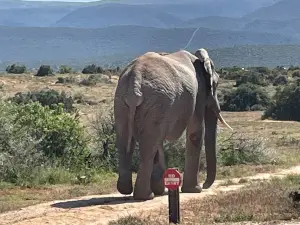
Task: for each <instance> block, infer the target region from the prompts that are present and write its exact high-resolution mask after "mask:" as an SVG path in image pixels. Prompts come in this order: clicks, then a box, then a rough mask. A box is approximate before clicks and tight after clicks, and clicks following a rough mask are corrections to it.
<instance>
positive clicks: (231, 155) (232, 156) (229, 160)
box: [217, 133, 276, 166]
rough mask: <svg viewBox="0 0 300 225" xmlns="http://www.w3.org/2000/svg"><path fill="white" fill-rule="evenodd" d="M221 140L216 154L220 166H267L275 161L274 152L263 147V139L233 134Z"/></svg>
mask: <svg viewBox="0 0 300 225" xmlns="http://www.w3.org/2000/svg"><path fill="white" fill-rule="evenodd" d="M222 139H223V140H222ZM222 139H221V140H220V141H219V142H218V154H217V157H218V163H219V164H220V165H222V166H233V165H238V164H253V165H258V164H269V163H273V162H274V161H275V158H276V153H275V151H274V150H273V149H269V148H267V147H266V146H265V140H264V139H263V138H260V137H256V138H249V137H245V136H244V135H237V134H236V133H233V134H232V135H231V136H230V137H226V138H224V137H223V138H222Z"/></svg>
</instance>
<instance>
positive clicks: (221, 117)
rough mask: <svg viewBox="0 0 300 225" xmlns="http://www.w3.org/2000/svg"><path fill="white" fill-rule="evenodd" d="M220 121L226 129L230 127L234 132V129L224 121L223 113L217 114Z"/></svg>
mask: <svg viewBox="0 0 300 225" xmlns="http://www.w3.org/2000/svg"><path fill="white" fill-rule="evenodd" d="M215 113H216V115H217V117H218V119H219V120H220V121H221V123H222V124H224V125H225V126H226V127H228V128H229V129H230V130H232V131H233V129H232V128H231V127H230V126H229V125H228V123H226V121H225V120H224V118H223V116H222V115H221V113H217V112H215Z"/></svg>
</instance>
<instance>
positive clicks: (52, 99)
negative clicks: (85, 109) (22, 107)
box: [10, 89, 74, 112]
mask: <svg viewBox="0 0 300 225" xmlns="http://www.w3.org/2000/svg"><path fill="white" fill-rule="evenodd" d="M10 100H11V101H13V102H15V103H17V104H28V103H30V102H36V101H37V102H40V103H41V105H42V106H49V107H50V108H51V109H54V108H56V107H57V105H58V104H59V103H63V105H64V109H65V111H67V112H72V111H73V110H74V107H73V103H74V100H73V98H72V96H69V97H67V95H66V93H65V92H61V93H59V92H57V91H56V90H53V89H49V90H41V91H34V92H27V93H22V92H18V93H17V94H15V96H14V97H12V98H10Z"/></svg>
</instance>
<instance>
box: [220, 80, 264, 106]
mask: <svg viewBox="0 0 300 225" xmlns="http://www.w3.org/2000/svg"><path fill="white" fill-rule="evenodd" d="M269 102H270V97H269V96H268V94H267V92H266V91H265V90H264V89H262V88H261V87H260V86H257V85H255V84H251V83H246V84H242V85H240V86H239V87H238V88H237V89H235V90H231V91H230V92H228V93H225V94H224V97H223V103H222V104H221V109H222V110H224V111H249V110H258V109H263V108H265V107H267V106H268V104H269Z"/></svg>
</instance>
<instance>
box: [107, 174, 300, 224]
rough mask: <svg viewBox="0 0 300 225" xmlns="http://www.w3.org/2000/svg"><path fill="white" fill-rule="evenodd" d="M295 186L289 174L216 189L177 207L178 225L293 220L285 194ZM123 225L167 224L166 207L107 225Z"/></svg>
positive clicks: (294, 209) (299, 180) (296, 212)
mask: <svg viewBox="0 0 300 225" xmlns="http://www.w3.org/2000/svg"><path fill="white" fill-rule="evenodd" d="M228 185H231V184H228ZM299 185H300V176H299V175H290V176H287V177H286V178H283V179H279V178H276V179H272V180H270V181H263V182H250V183H247V184H246V185H245V187H243V188H242V189H240V190H238V191H232V192H226V193H225V192H224V193H223V192H219V193H218V194H217V195H211V196H207V197H204V198H202V199H201V200H199V199H197V200H191V201H189V202H187V203H184V204H182V206H181V224H218V223H221V224H223V223H235V222H243V221H252V222H262V224H267V222H266V221H287V220H292V219H297V218H299V217H300V209H299V207H298V205H297V204H295V203H294V202H293V201H292V199H291V198H289V193H290V192H291V191H295V190H298V189H299ZM208 212H209V213H208ZM153 218H156V219H155V220H154V219H153ZM125 224H128V225H129V224H131V225H148V224H149V225H150V224H153V225H163V224H168V221H167V208H161V209H160V210H159V211H156V212H153V213H152V214H151V216H148V217H147V218H135V217H132V216H130V217H126V218H122V219H120V220H119V221H116V222H112V223H111V224H110V225H125Z"/></svg>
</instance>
